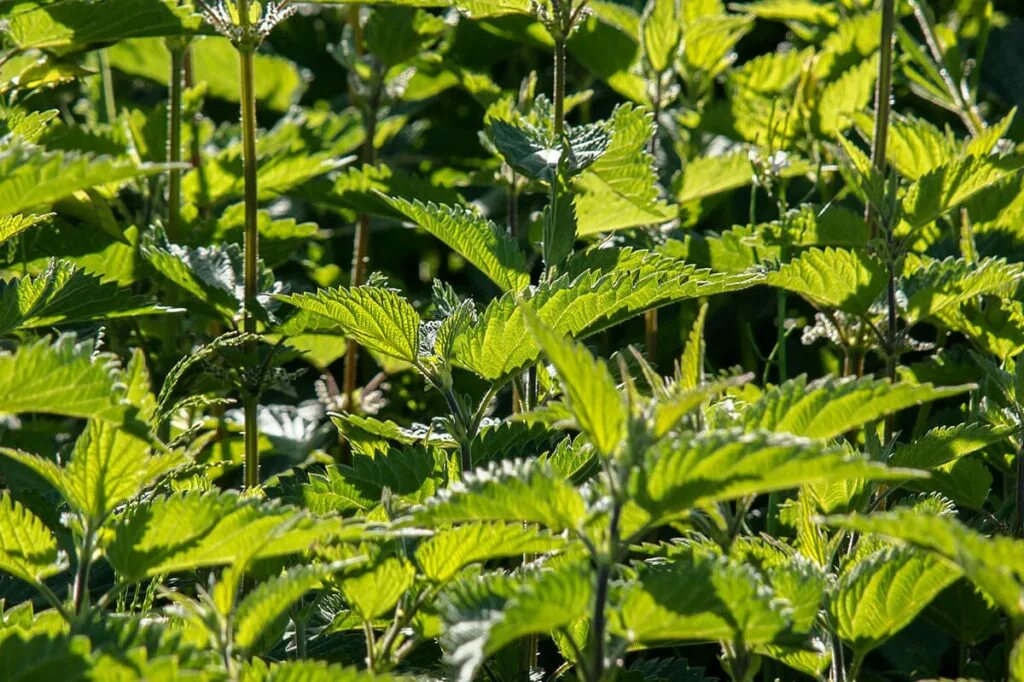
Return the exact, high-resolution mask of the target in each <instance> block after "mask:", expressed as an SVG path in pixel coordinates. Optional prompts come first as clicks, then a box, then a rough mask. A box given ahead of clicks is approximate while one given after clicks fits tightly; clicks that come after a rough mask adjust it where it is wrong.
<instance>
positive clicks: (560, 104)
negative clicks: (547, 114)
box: [554, 34, 565, 136]
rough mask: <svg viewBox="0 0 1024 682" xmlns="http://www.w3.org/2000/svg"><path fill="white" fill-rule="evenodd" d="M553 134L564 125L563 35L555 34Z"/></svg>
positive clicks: (560, 131)
mask: <svg viewBox="0 0 1024 682" xmlns="http://www.w3.org/2000/svg"><path fill="white" fill-rule="evenodd" d="M554 100H555V135H558V136H561V135H562V129H563V128H564V127H565V36H564V35H561V34H559V35H556V36H555V90H554Z"/></svg>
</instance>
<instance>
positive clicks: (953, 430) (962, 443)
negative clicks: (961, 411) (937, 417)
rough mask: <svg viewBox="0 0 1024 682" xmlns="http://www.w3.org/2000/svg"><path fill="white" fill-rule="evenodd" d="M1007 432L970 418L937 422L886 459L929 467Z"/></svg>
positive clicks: (896, 462)
mask: <svg viewBox="0 0 1024 682" xmlns="http://www.w3.org/2000/svg"><path fill="white" fill-rule="evenodd" d="M1008 435H1009V432H1008V430H1007V429H1002V428H994V427H991V426H988V425H986V424H978V423H973V422H967V423H963V424H957V425H956V426H940V427H937V428H934V429H931V430H930V431H928V432H927V433H925V434H924V435H922V436H921V437H920V438H915V439H914V440H912V441H911V442H909V443H907V444H905V445H900V446H898V447H897V448H896V449H895V450H893V453H892V455H891V456H890V457H889V463H890V464H891V465H893V466H899V467H909V468H912V469H932V468H934V467H939V466H942V465H943V464H946V463H947V462H952V461H955V460H957V459H959V458H960V457H963V456H964V455H969V454H971V453H972V452H977V451H978V450H981V449H982V448H984V447H986V446H988V445H992V444H993V443H998V442H999V441H1001V440H1003V439H1005V438H1006V437H1007V436H1008Z"/></svg>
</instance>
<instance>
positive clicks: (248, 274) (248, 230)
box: [238, 0, 260, 488]
mask: <svg viewBox="0 0 1024 682" xmlns="http://www.w3.org/2000/svg"><path fill="white" fill-rule="evenodd" d="M238 13H239V17H240V23H241V28H242V30H243V32H248V29H249V0H238ZM238 58H239V64H240V76H241V85H242V87H241V96H242V175H243V177H244V180H245V258H244V260H245V288H244V305H245V310H244V329H245V332H246V333H247V334H255V333H256V318H255V317H253V314H252V311H253V310H254V309H255V307H256V284H257V277H258V273H257V268H256V263H257V259H258V258H259V239H260V235H259V223H258V216H257V209H258V205H257V202H258V198H259V192H258V189H257V185H256V166H257V159H256V90H255V87H256V46H255V45H253V44H252V43H250V42H243V43H241V44H240V45H239V46H238ZM250 351H253V353H252V355H253V356H254V357H253V360H254V361H255V352H254V351H255V348H252V347H250ZM256 390H258V388H257V387H254V390H253V391H252V392H248V393H247V394H246V395H244V396H243V397H242V408H243V412H244V416H245V477H244V478H245V487H246V488H252V487H255V486H258V485H259V483H260V460H259V456H260V454H259V425H258V423H257V408H258V397H257V395H256V393H255V391H256Z"/></svg>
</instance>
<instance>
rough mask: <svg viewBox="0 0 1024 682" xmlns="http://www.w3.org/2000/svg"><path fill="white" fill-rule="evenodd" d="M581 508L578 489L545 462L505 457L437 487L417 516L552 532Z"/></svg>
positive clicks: (575, 518)
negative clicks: (517, 525)
mask: <svg viewBox="0 0 1024 682" xmlns="http://www.w3.org/2000/svg"><path fill="white" fill-rule="evenodd" d="M585 514H586V506H585V504H584V501H583V498H582V497H581V496H580V493H579V492H578V491H577V490H576V489H575V488H574V487H573V486H572V485H571V484H570V483H569V482H568V481H566V480H565V479H563V478H561V477H559V476H556V474H555V473H554V472H553V471H552V470H551V468H550V467H549V466H547V465H544V464H540V463H536V462H530V461H526V460H506V461H503V462H494V463H491V464H490V465H489V466H488V467H486V468H482V469H477V470H475V471H472V472H468V473H467V474H466V475H465V477H464V479H463V481H461V482H459V483H456V484H454V485H452V486H450V487H449V488H444V489H441V490H439V491H438V494H437V496H436V497H435V498H432V499H430V500H427V503H426V505H425V506H424V508H423V509H422V510H420V512H419V513H418V514H417V517H418V518H419V519H421V520H422V521H424V522H426V523H460V522H469V521H504V522H509V523H514V522H524V521H525V522H528V523H536V524H539V525H541V526H544V527H546V528H548V529H550V530H552V531H555V532H557V531H560V530H563V529H566V528H570V529H571V528H576V527H577V526H578V525H579V524H580V523H582V521H583V519H584V517H585Z"/></svg>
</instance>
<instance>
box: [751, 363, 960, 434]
mask: <svg viewBox="0 0 1024 682" xmlns="http://www.w3.org/2000/svg"><path fill="white" fill-rule="evenodd" d="M971 388H972V386H970V385H965V386H942V387H936V386H932V385H931V384H914V383H908V382H904V383H898V384H890V383H889V381H888V380H887V379H872V378H871V377H863V378H860V379H853V378H848V379H836V378H828V377H827V378H824V379H820V380H817V381H814V382H810V383H808V381H807V376H806V375H801V376H799V377H797V378H795V379H791V380H789V381H787V382H786V383H784V384H782V385H781V386H777V387H775V388H772V389H771V390H769V391H768V392H766V393H765V394H764V396H763V397H762V398H761V399H760V400H758V401H757V402H756V403H754V404H753V405H751V406H750V408H749V409H748V410H747V411H746V412H745V413H744V415H743V425H744V427H745V428H748V429H766V430H770V431H781V432H785V433H792V434H795V435H797V436H805V437H807V438H835V437H837V436H840V435H842V434H844V433H846V432H848V431H851V430H853V429H855V428H858V427H860V426H863V425H864V424H867V423H869V422H872V421H875V420H876V419H880V418H881V417H884V416H886V415H888V414H893V413H895V412H899V411H900V410H903V409H906V408H908V407H911V406H914V405H921V404H923V403H927V402H932V401H934V400H941V399H943V398H949V397H952V396H955V395H959V394H961V393H964V392H966V391H968V390H970V389H971Z"/></svg>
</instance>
